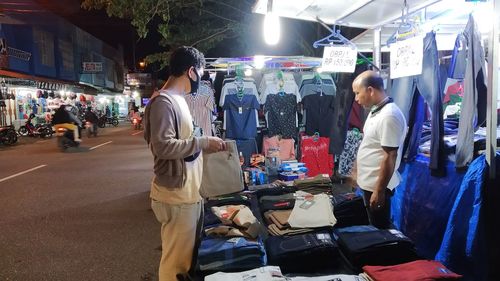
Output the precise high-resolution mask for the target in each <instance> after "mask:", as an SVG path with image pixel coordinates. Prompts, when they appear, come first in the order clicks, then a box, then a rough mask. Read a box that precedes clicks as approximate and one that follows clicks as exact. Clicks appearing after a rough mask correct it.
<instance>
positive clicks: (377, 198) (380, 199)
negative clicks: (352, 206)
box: [370, 190, 385, 211]
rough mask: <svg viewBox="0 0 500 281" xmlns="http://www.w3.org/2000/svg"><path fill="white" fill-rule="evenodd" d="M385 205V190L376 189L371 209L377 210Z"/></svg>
mask: <svg viewBox="0 0 500 281" xmlns="http://www.w3.org/2000/svg"><path fill="white" fill-rule="evenodd" d="M384 205H385V190H383V191H381V192H380V191H378V190H375V191H373V193H372V196H371V197H370V209H371V210H374V211H377V210H380V208H382V207H384Z"/></svg>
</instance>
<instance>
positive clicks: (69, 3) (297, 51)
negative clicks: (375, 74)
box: [36, 0, 362, 69]
mask: <svg viewBox="0 0 500 281" xmlns="http://www.w3.org/2000/svg"><path fill="white" fill-rule="evenodd" d="M36 1H37V2H38V3H39V4H40V5H42V6H43V7H45V8H46V9H48V10H51V11H52V12H54V13H56V14H58V15H60V16H62V17H64V18H66V19H67V20H68V21H70V22H71V23H73V24H75V25H76V26H78V27H80V28H81V29H83V30H85V31H87V32H89V33H90V34H92V35H94V36H96V37H97V38H99V39H101V40H103V41H104V42H106V43H108V44H109V45H111V46H113V47H118V46H119V45H121V46H123V49H124V57H125V64H126V66H128V67H129V69H133V65H134V63H133V62H134V55H133V54H134V45H135V58H136V64H137V63H138V61H140V60H141V59H142V58H144V57H145V56H146V55H148V54H152V53H156V52H161V51H164V49H163V48H162V47H160V46H159V45H158V41H159V39H160V35H159V34H158V33H156V32H150V34H148V37H147V38H145V39H140V40H138V39H137V36H136V33H135V30H134V28H133V27H132V26H131V25H130V23H129V20H122V19H118V18H109V17H108V16H107V14H106V12H105V11H104V10H99V11H95V10H93V11H87V10H84V9H82V8H80V2H81V1H80V0H57V1H53V0H36ZM248 12H249V14H251V11H248ZM251 17H252V23H251V26H250V29H251V34H252V38H245V40H244V46H241V45H238V43H237V42H235V41H234V40H233V39H227V40H224V41H222V42H220V43H219V44H218V45H217V46H216V47H215V48H213V49H211V50H208V51H206V53H205V56H206V57H228V56H231V57H238V56H251V55H255V54H262V55H290V56H291V55H303V52H302V50H301V48H300V47H299V44H298V43H297V41H298V40H297V33H300V34H302V36H304V38H305V39H306V42H309V46H312V43H313V42H314V41H315V40H317V39H320V38H322V37H324V36H326V35H328V31H327V30H326V29H325V28H324V27H322V26H321V25H319V24H318V23H314V22H307V21H301V20H294V19H286V18H282V19H281V40H280V43H279V44H278V45H277V46H273V47H270V46H267V45H266V44H265V43H264V41H263V36H262V23H263V15H260V14H251ZM361 31H362V30H359V29H349V28H344V29H343V30H342V32H343V34H344V35H345V36H346V37H347V38H352V37H354V36H355V35H357V34H358V33H360V32H361ZM315 56H317V57H321V56H322V49H321V48H320V49H316V50H315Z"/></svg>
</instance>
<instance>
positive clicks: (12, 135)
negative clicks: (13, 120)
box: [0, 126, 17, 145]
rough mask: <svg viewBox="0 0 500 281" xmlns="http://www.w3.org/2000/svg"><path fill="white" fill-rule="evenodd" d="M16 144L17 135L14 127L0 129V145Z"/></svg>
mask: <svg viewBox="0 0 500 281" xmlns="http://www.w3.org/2000/svg"><path fill="white" fill-rule="evenodd" d="M16 142H17V133H16V130H15V129H14V126H1V127H0V143H1V144H5V145H13V144H15V143H16Z"/></svg>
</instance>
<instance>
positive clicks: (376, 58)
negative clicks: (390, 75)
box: [373, 27, 382, 69]
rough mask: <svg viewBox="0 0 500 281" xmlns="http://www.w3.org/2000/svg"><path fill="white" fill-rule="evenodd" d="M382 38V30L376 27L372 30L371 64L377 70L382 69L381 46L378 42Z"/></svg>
mask: <svg viewBox="0 0 500 281" xmlns="http://www.w3.org/2000/svg"><path fill="white" fill-rule="evenodd" d="M381 36H382V28H380V27H377V28H375V29H374V30H373V63H374V64H375V65H376V66H377V67H378V68H379V69H382V57H381V55H382V53H381V45H380V40H381Z"/></svg>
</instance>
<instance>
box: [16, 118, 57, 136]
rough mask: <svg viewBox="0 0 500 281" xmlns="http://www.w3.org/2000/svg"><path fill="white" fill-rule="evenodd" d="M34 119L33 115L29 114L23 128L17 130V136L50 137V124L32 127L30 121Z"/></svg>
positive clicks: (52, 132)
mask: <svg viewBox="0 0 500 281" xmlns="http://www.w3.org/2000/svg"><path fill="white" fill-rule="evenodd" d="M33 118H35V114H33V113H32V114H30V116H29V117H28V120H26V122H25V123H24V126H21V127H20V128H19V130H18V133H19V135H21V136H30V137H38V136H40V137H41V138H46V137H49V138H50V137H52V135H53V134H54V131H53V130H52V125H51V124H37V125H36V126H35V125H33V123H32V122H31V120H33Z"/></svg>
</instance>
